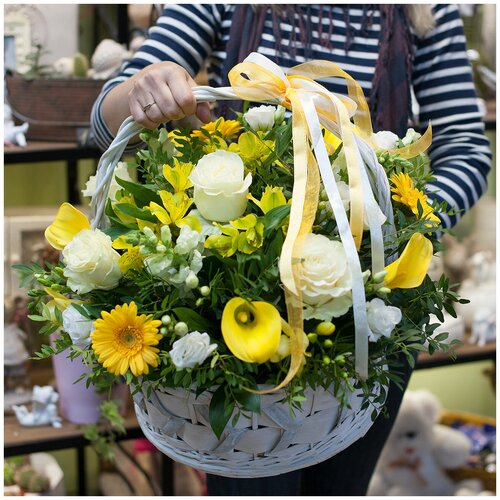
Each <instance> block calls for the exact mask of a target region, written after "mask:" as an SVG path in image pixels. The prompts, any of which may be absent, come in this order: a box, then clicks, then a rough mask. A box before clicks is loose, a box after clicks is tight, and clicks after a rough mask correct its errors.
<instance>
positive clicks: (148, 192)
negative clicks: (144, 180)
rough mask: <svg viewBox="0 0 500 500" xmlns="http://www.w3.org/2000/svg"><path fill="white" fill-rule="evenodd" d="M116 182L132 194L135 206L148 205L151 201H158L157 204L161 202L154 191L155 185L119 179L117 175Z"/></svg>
mask: <svg viewBox="0 0 500 500" xmlns="http://www.w3.org/2000/svg"><path fill="white" fill-rule="evenodd" d="M116 182H117V183H118V184H119V185H120V186H121V187H123V188H125V189H126V190H127V191H128V192H129V193H130V194H132V195H133V197H134V200H135V202H136V203H137V206H138V207H140V208H142V207H144V206H145V205H149V204H150V202H152V201H154V202H156V203H158V204H159V205H161V204H162V201H161V198H160V196H159V195H158V194H157V193H156V187H154V186H151V187H150V186H146V185H143V184H136V183H135V182H129V181H125V180H123V179H119V178H118V177H117V178H116Z"/></svg>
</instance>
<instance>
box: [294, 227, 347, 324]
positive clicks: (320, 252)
mask: <svg viewBox="0 0 500 500" xmlns="http://www.w3.org/2000/svg"><path fill="white" fill-rule="evenodd" d="M301 261H302V262H301V266H300V281H301V291H302V298H303V301H304V303H305V304H306V307H305V309H304V318H305V319H311V318H316V319H321V320H325V321H330V320H331V319H332V317H334V318H337V317H339V316H342V315H343V314H345V313H346V312H347V311H348V310H349V308H350V307H351V305H352V297H351V289H352V277H351V271H350V269H349V265H348V262H347V256H346V253H345V250H344V247H343V245H342V243H340V242H339V241H332V240H329V239H328V238H327V237H326V236H323V235H320V234H312V233H311V234H308V235H307V236H306V237H305V238H304V241H303V244H302V255H301Z"/></svg>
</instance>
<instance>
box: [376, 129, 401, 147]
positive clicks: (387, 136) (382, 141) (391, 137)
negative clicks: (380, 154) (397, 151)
mask: <svg viewBox="0 0 500 500" xmlns="http://www.w3.org/2000/svg"><path fill="white" fill-rule="evenodd" d="M398 140H399V137H398V136H397V135H396V134H394V133H393V132H390V131H389V130H381V131H380V132H377V133H376V134H375V142H376V144H377V148H378V149H392V148H394V147H395V146H396V143H397V142H398Z"/></svg>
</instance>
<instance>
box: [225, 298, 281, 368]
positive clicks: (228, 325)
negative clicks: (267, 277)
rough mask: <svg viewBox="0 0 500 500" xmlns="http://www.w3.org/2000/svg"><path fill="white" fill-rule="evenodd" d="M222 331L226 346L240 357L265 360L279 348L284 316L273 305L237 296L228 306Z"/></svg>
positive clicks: (259, 360) (263, 361)
mask: <svg viewBox="0 0 500 500" xmlns="http://www.w3.org/2000/svg"><path fill="white" fill-rule="evenodd" d="M221 330H222V336H223V337H224V341H225V342H226V345H227V346H228V348H229V350H230V351H231V352H232V353H233V354H234V355H235V356H236V357H237V358H238V359H241V360H242V361H247V362H249V363H265V362H266V361H268V360H269V359H270V358H271V356H272V355H273V354H274V353H276V351H277V350H278V347H279V343H280V337H281V316H280V313H279V311H278V310H277V309H276V308H275V307H274V306H273V305H272V304H269V303H267V302H248V301H246V300H244V299H242V298H241V297H235V298H232V299H231V300H230V301H229V302H228V303H227V304H226V307H225V308H224V311H223V313H222V321H221Z"/></svg>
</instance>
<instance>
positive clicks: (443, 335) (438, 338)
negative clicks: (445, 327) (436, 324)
mask: <svg viewBox="0 0 500 500" xmlns="http://www.w3.org/2000/svg"><path fill="white" fill-rule="evenodd" d="M448 335H449V333H448V332H442V333H438V334H437V335H436V336H435V337H434V340H435V341H436V342H441V341H443V340H446V339H447V338H448Z"/></svg>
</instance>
